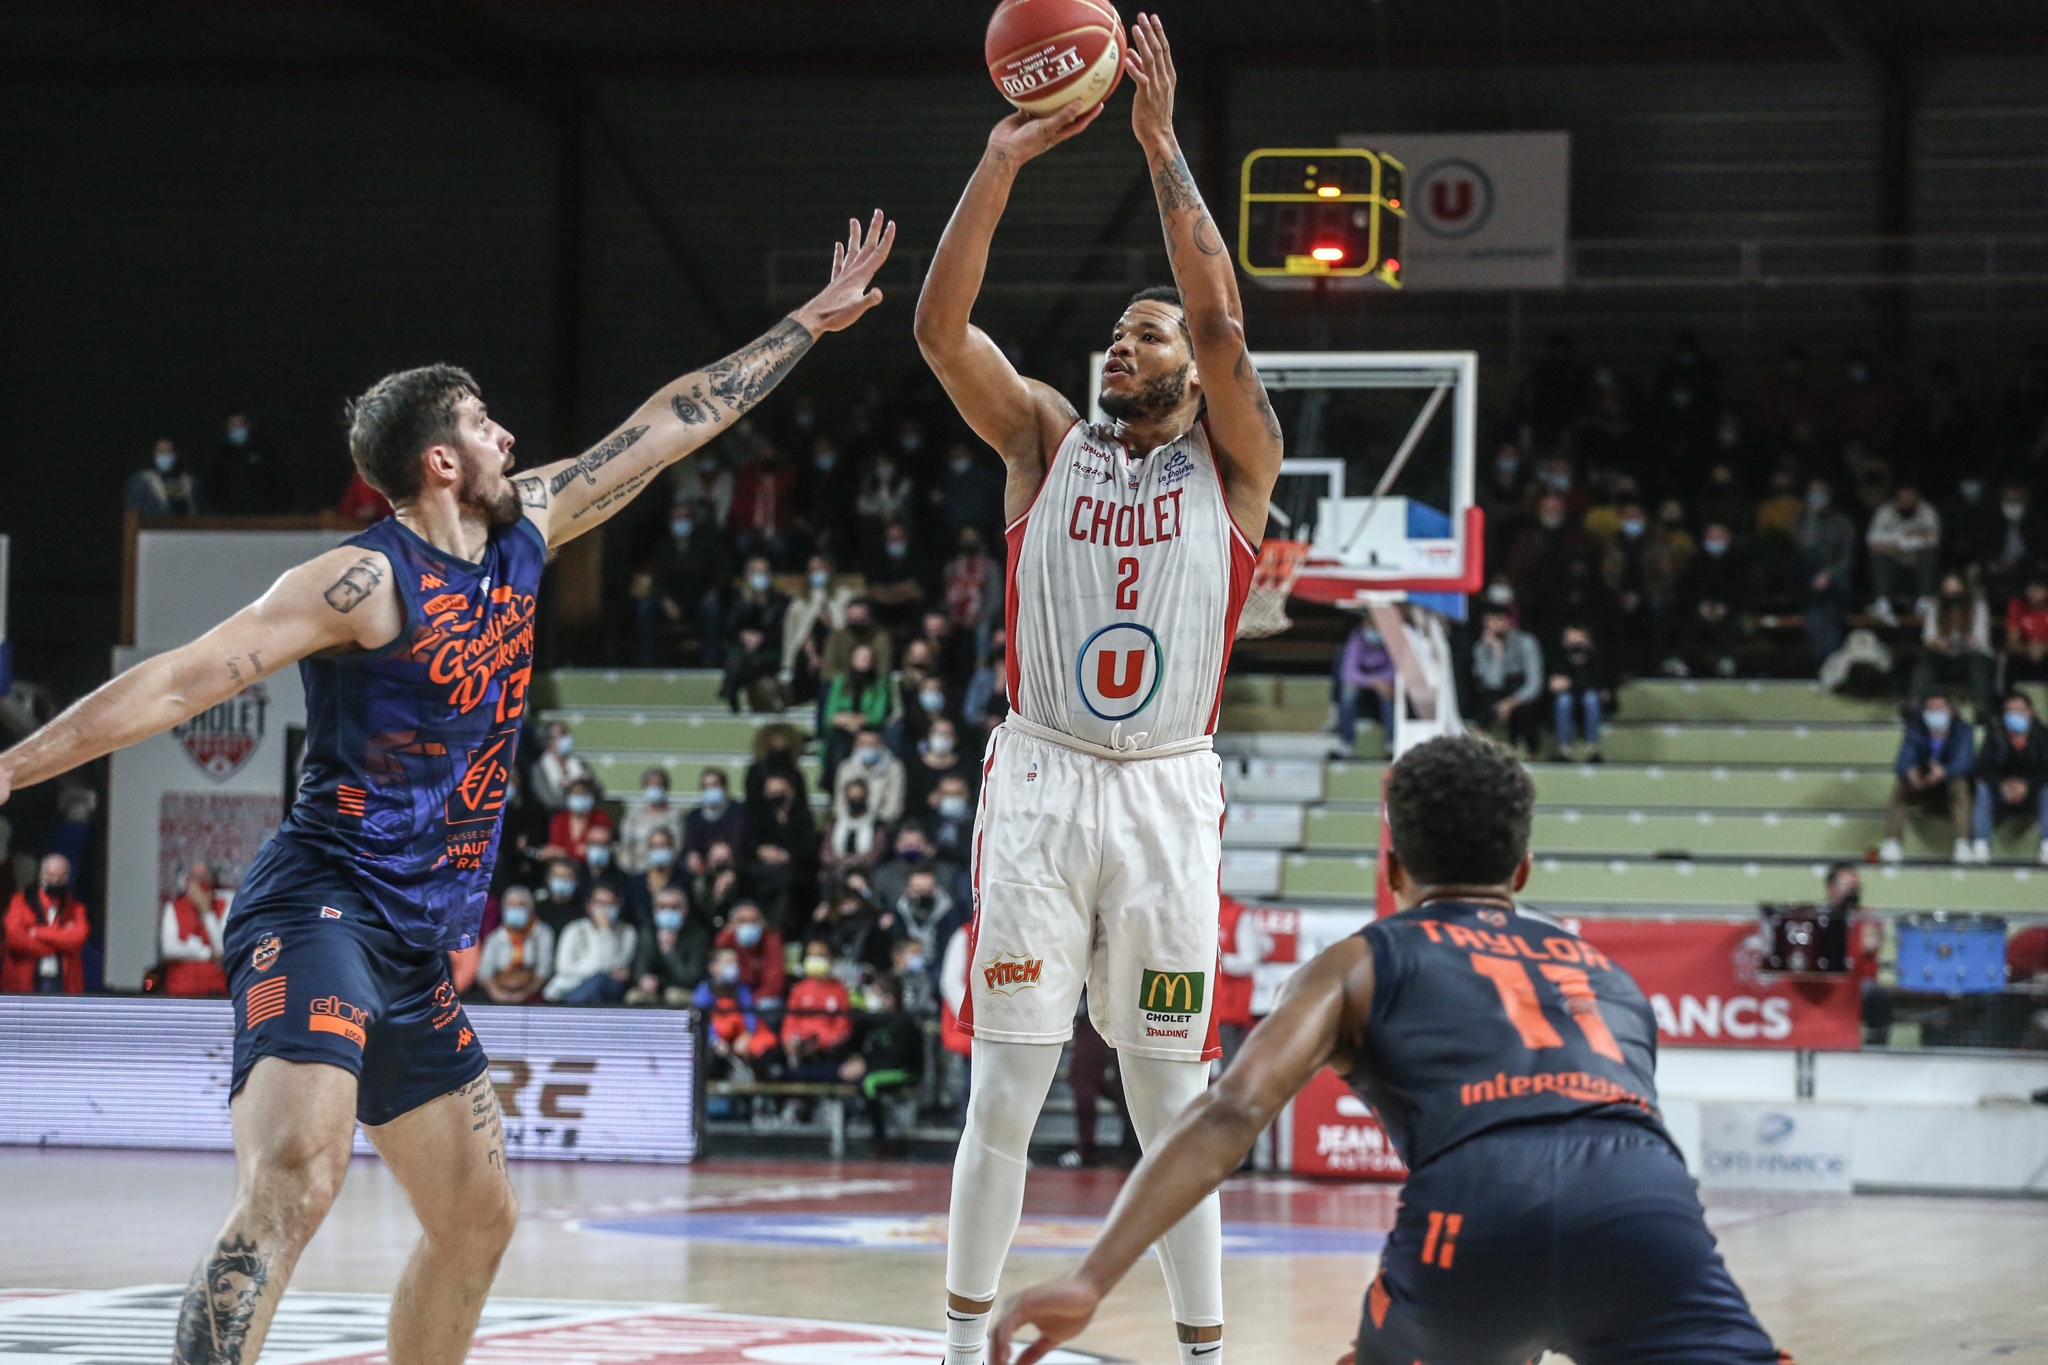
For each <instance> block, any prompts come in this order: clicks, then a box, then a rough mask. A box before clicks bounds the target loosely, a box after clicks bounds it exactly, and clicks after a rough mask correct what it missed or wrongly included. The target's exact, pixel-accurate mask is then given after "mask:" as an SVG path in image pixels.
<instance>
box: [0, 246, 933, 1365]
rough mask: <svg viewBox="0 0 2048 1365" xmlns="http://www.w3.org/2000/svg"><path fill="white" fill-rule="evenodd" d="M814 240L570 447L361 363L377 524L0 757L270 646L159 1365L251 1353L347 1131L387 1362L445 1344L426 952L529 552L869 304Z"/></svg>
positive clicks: (496, 792)
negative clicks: (258, 840)
mask: <svg viewBox="0 0 2048 1365" xmlns="http://www.w3.org/2000/svg"><path fill="white" fill-rule="evenodd" d="M848 226H849V232H848V234H847V239H846V241H845V242H843V243H839V244H836V245H835V246H834V247H833V251H832V256H833V263H832V276H831V282H830V283H829V284H828V285H827V286H826V288H825V289H824V290H823V292H821V293H820V294H818V296H817V297H816V298H814V299H812V300H811V301H810V302H809V303H807V304H805V305H804V306H803V307H802V308H800V309H798V310H797V311H796V312H794V313H792V314H790V315H789V316H788V317H785V318H783V319H782V321H781V322H779V323H777V324H776V325H775V326H774V327H773V328H772V329H770V330H769V331H768V332H767V333H766V334H764V335H763V336H761V337H760V338H758V339H757V340H755V341H753V342H752V343H750V344H748V345H747V346H744V347H742V348H741V349H740V350H738V351H735V352H734V353H733V354H731V355H729V356H727V357H726V358H724V359H723V360H720V361H718V362H716V363H715V364H712V365H709V366H707V367H705V368H704V369H701V370H698V371H695V372H693V373H691V374H687V375H684V376H683V377H682V378H681V379H678V380H676V381H675V382H674V383H672V384H670V385H668V386H667V387H665V388H663V389H662V390H660V391H659V392H658V393H656V394H655V395H654V396H653V397H652V398H650V399H648V400H647V402H646V403H645V404H643V405H642V406H641V407H640V409H639V410H638V411H637V412H635V413H634V414H633V415H632V416H631V417H630V418H628V419H627V421H626V423H625V424H624V425H623V426H621V427H620V428H619V429H618V430H617V431H615V432H613V433H612V434H611V435H610V436H608V437H606V438H605V439H604V440H603V441H602V442H600V443H599V444H598V445H597V446H595V447H593V448H592V449H591V450H589V451H587V452H585V453H584V454H583V455H582V456H580V457H579V458H577V459H574V460H564V461H562V462H561V463H559V464H554V465H548V466H544V467H543V468H541V469H539V470H536V471H535V472H533V473H531V474H527V475H524V476H522V477H520V478H518V479H513V478H511V477H510V475H511V470H512V464H513V461H512V435H511V433H510V432H508V431H506V430H505V429H504V428H503V427H501V426H499V425H498V424H497V423H496V422H494V421H492V420H491V417H490V414H489V412H488V411H486V409H485V407H484V404H483V399H482V396H481V394H480V393H479V392H478V389H477V386H476V382H475V381H474V380H472V379H471V378H470V377H469V375H468V374H466V373H465V372H463V371H462V370H459V369H456V368H454V367H453V366H447V365H435V366H428V367H426V368H424V369H418V370H406V371H403V372H401V373H398V374H394V375H390V376H388V377H387V378H385V379H383V380H380V381H379V382H378V383H377V384H376V385H374V386H373V387H372V388H371V389H370V390H369V391H368V392H367V393H365V394H364V395H363V396H362V397H361V398H359V399H357V400H356V401H355V402H354V403H353V404H351V406H350V413H349V416H350V427H349V449H350V454H351V455H352V456H353V457H354V459H355V463H356V467H357V469H358V470H360V471H361V473H362V475H363V477H364V478H365V479H366V480H367V481H368V482H369V483H370V484H371V485H372V486H373V487H375V488H377V489H378V490H379V491H381V492H382V493H383V494H384V495H385V496H386V497H388V498H389V499H390V500H391V503H392V506H393V507H394V508H395V509H396V510H395V513H394V515H393V516H392V517H390V518H389V519H387V520H385V521H383V522H380V523H378V524H377V525H375V526H373V527H371V528H370V529H369V530H367V531H364V532H363V533H362V534H360V535H356V536H352V537H350V538H349V539H348V540H346V541H344V542H343V543H342V544H341V545H340V546H339V547H338V548H336V549H334V550H332V551H330V552H329V553H327V554H324V555H321V556H319V557H318V558H316V559H313V560H310V561H308V562H307V563H305V564H302V565H300V566H299V567H298V568H296V569H293V570H292V571H291V572H289V573H287V574H285V575H284V577H282V578H280V579H279V580H278V581H277V582H276V583H275V584H273V585H272V586H271V588H270V590H269V591H268V592H266V593H264V595H263V596H262V597H260V598H258V599H257V600H256V601H255V602H254V603H253V604H251V605H250V606H248V607H247V608H245V609H243V610H242V611H240V612H238V613H236V615H234V616H233V617H231V618H229V619H228V620H227V621H225V622H223V623H222V624H221V625H219V626H217V627H215V628H214V629H213V630H211V631H209V632H207V633H206V634H205V635H203V636H201V637H200V638H199V639H198V640H196V641H194V642H193V643H191V644H189V645H186V646H185V647H183V648H181V649H177V650H173V651H171V652H170V653H168V654H163V655H159V656H158V657H156V658H154V659H151V660H148V661H147V662H145V663H142V664H138V665H137V666H136V667H135V668H133V669H130V670H129V671H128V672H127V673H124V674H122V675H121V676H120V677H118V678H116V679H114V680H113V681H112V682H110V683H108V684H107V685H106V686H104V687H102V688H100V689H99V690H98V691H96V692H94V693H93V694H92V695H91V696H88V697H86V698H85V699H84V700H82V701H80V702H79V703H78V704H77V705H75V706H73V707H71V708H70V709H69V710H67V711H65V712H64V714H62V715H60V716H59V717H57V719H55V720H54V721H52V722H50V724H49V725H47V726H45V727H43V729H42V730H40V731H38V732H37V733H36V734H34V735H32V736H30V737H29V738H28V739H27V740H25V741H23V742H22V743H21V744H19V745H17V746H16V747H15V748H13V749H12V750H9V751H8V752H7V753H5V754H0V801H5V800H6V798H7V796H8V794H9V792H10V791H11V790H12V789H13V788H17V787H24V786H27V785H29V784H30V783H34V782H41V781H44V780H46V779H48V778H52V777H55V776H57V775H58V774H60V773H63V772H66V771H68V770H70V769H71V768H74V767H76V766H77V765H79V764H80V763H84V762H87V761H88V760H91V759H94V758H97V757H99V756H100V755H102V754H106V753H110V752H112V751H113V750H115V749H118V748H121V747H123V746H124V745H128V744H133V743H135V742H136V741H137V740H141V739H146V738H148V737H149V736H151V735H154V734H157V733H160V732H162V731H164V730H168V729H170V728H171V727H172V726H174V725H177V724H179V723H181V722H183V721H185V720H187V719H189V718H191V717H192V716H194V715H197V714H198V713H200V712H202V711H204V710H206V709H207V708H208V707H211V706H215V705H217V704H219V703H220V702H223V701H226V700H227V699H228V698H230V697H232V696H234V695H235V694H236V693H237V692H239V691H241V690H242V689H243V688H244V687H247V686H248V685H250V684H251V683H254V682H256V681H257V680H259V679H261V678H264V677H266V676H268V675H269V674H271V673H274V672H276V671H277V670H278V669H280V668H283V667H285V666H286V665H288V664H292V663H297V664H298V665H299V668H300V672H301V675H302V677H303V679H304V682H305V690H306V713H307V727H306V749H305V765H304V776H303V779H302V782H301V784H300V788H299V791H298V794H297V799H296V800H295V801H294V803H293V805H292V808H291V810H290V811H289V812H288V813H287V815H286V817H285V820H284V824H283V827H282V828H281V829H279V830H278V832H277V835H276V837H275V838H273V839H272V840H271V841H270V842H269V843H268V844H266V845H265V846H264V848H263V851H262V852H261V853H260V854H258V855H257V857H256V859H255V861H254V862H253V863H252V864H251V866H250V868H249V871H248V874H247V875H246V876H245V878H244V879H243V882H242V885H241V887H240V888H239V891H238V893H237V896H236V900H235V905H234V910H233V912H232V914H231V915H230V916H229V918H228V923H227V928H226V934H225V940H226V941H225V945H224V946H225V949H226V956H227V967H228V973H229V985H230V988H231V993H232V994H233V996H234V1001H235V1024H236V1028H235V1040H234V1086H233V1099H232V1101H231V1111H232V1114H233V1118H234V1130H235V1156H236V1166H237V1171H238V1176H239V1181H238V1189H237V1191H236V1196H235V1204H234V1208H233V1209H232V1211H231V1212H230V1213H229V1215H228V1219H227V1222H226V1223H225V1224H224V1225H223V1226H222V1228H221V1230H220V1233H219V1235H218V1236H217V1237H216V1239H215V1241H214V1244H213V1247H212V1248H211V1249H210V1250H209V1251H208V1252H207V1254H206V1256H205V1257H204V1259H202V1260H201V1262H200V1264H199V1268H198V1270H197V1271H196V1272H195V1273H194V1275H193V1277H192V1283H191V1286H190V1288H189V1289H188V1290H187V1292H186V1296H185V1302H184V1307H183V1309H182V1310H181V1312H180V1315H179V1321H178V1330H177V1338H176V1345H175V1347H174V1359H175V1360H176V1361H177V1362H180V1365H240V1362H249V1363H250V1365H253V1362H254V1361H255V1360H256V1357H257V1355H258V1353H259V1352H260V1351H261V1349H262V1345H263V1338H264V1335H265V1333H266V1332H267V1330H268V1328H269V1325H270V1319H271V1315H272V1313H273V1312H274V1311H275V1309H276V1307H277V1302H278V1299H279V1298H280V1297H281V1296H282V1295H283V1293H284V1289H285V1283H286V1281H287V1280H288V1279H289V1278H290V1276H291V1270H292V1266H293V1264H294V1263H295V1262H296V1261H297V1259H298V1255H299V1252H300V1250H301V1249H302V1248H304V1246H305V1244H306V1242H307V1240H308V1239H309V1238H310V1237H311V1236H312V1235H313V1232H314V1230H315V1229H317V1228H318V1227H319V1226H320V1222H321V1220H322V1219H323V1218H325V1217H326V1214H327V1210H328V1207H329V1206H330V1205H331V1204H332V1202H333V1200H334V1196H335V1194H336V1192H337V1191H338V1190H339V1189H340V1186H341V1180H342V1176H343V1175H344V1173H345V1172H346V1171H347V1169H348V1160H349V1149H350V1147H351V1145H352V1142H353V1139H354V1131H355V1126H356V1124H357V1123H358V1122H360V1123H361V1124H362V1125H363V1127H364V1130H365V1132H366V1134H367V1135H368V1137H369V1139H370V1141H371V1143H372V1144H373V1145H374V1146H375V1147H376V1148H377V1150H378V1152H379V1153H380V1154H381V1155H382V1156H383V1158H384V1160H385V1162H386V1164H387V1165H389V1166H390V1168H391V1170H392V1172H393V1174H395V1175H396V1176H397V1177H398V1180H399V1183H400V1184H401V1185H403V1186H404V1188H405V1192H406V1194H407V1196H408V1198H409V1199H410V1201H411V1204H412V1207H413V1211H414V1213H416V1214H417V1215H418V1217H419V1220H420V1224H421V1227H422V1230H423V1231H422V1235H421V1238H420V1242H419V1245H418V1247H417V1248H416V1249H415V1251H414V1253H413V1255H412V1258H411V1260H410V1261H409V1262H408V1263H407V1265H406V1268H405V1272H404V1274H403V1277H402V1278H401V1280H400V1282H399V1286H398V1292H397V1294H396V1296H395V1297H394V1298H393V1301H392V1307H391V1319H390V1328H389V1340H390V1349H389V1356H390V1358H391V1359H392V1360H393V1361H397V1362H402V1365H454V1362H458V1361H460V1360H462V1359H463V1357H464V1356H465V1355H466V1354H467V1353H468V1350H469V1343H470V1338H471V1337H472V1336H473V1335H474V1334H475V1331H476V1323H477V1317H478V1314H479V1313H480V1312H481V1311H482V1308H483V1302H484V1296H485V1294H486V1293H487V1292H488V1290H489V1288H490V1284H491V1280H492V1278H493V1276H494V1275H495V1274H496V1272H497V1266H498V1258H499V1257H500V1255H501V1254H502V1253H503V1252H504V1249H505V1246H506V1244H507V1242H508V1241H509V1240H510V1238H511V1235H512V1228H513V1224H514V1220H515V1219H516V1217H517V1215H518V1208H517V1205H516V1203H515V1201H514V1199H513V1196H512V1190H511V1186H510V1184H509V1182H508V1181H507V1180H506V1176H505V1153H504V1142H503V1136H502V1132H501V1125H500V1121H499V1115H498V1106H497V1099H496V1096H495V1095H494V1094H493V1092H492V1089H491V1085H490V1079H489V1077H488V1075H487V1074H486V1066H487V1063H486V1061H485V1057H484V1050H483V1045H482V1043H481V1042H480V1041H479V1040H478V1039H477V1037H476V1036H475V1034H474V1033H473V1032H472V1031H471V1029H470V1027H469V1022H468V1019H467V1018H466V1017H465V1016H464V1014H463V1011H462V1005H461V1003H460V1001H459V1000H458V999H457V998H456V994H455V988H454V984H453V983H452V982H451V981H450V979H449V975H448V967H447V953H448V950H450V949H455V948H465V947H468V946H470V945H471V944H473V943H475V942H476V941H477V932H478V927H479V923H480V921H481V919H482V915H483V906H484V894H485V890H486V888H487V887H488V885H489V883H490V877H491V867H492V864H493V862H494V861H495V860H496V857H497V851H498V833H499V823H500V817H501V814H502V808H503V806H504V802H505V791H506V781H507V778H508V776H509V774H510V772H511V768H512V759H513V748H514V746H515V744H516V742H517V737H518V733H519V727H520V721H521V718H522V717H523V716H524V714H525V710H526V704H527V692H528V686H529V683H530V682H531V680H532V676H533V624H534V604H535V599H536V597H537V595H538V594H539V591H540V578H541V570H542V569H543V568H544V567H545V565H546V562H547V558H548V555H549V553H550V552H551V551H552V550H554V549H555V548H557V547H559V546H561V545H562V544H563V543H565V542H566V541H569V540H572V539H574V538H575V537H576V536H578V535H581V534H582V533H583V532H585V531H587V530H589V529H591V528H592V527H594V526H597V525H599V524H600V523H602V522H603V521H605V520H606V519H607V518H608V517H610V516H611V515H612V514H613V513H615V512H616V511H618V509H619V508H621V507H623V506H625V504H626V502H627V501H628V500H630V499H631V497H632V496H633V495H634V494H635V493H637V492H639V491H640V490H641V489H642V488H644V487H646V486H647V485H648V484H649V483H650V482H651V481H652V480H653V479H654V478H655V476H656V475H657V474H658V473H659V472H660V471H661V470H662V469H663V468H664V467H665V466H667V465H669V464H672V463H673V462H675V461H676V460H678V459H681V458H682V457H683V456H685V455H687V454H689V453H690V452H691V451H692V450H695V449H696V448H697V447H699V446H701V445H703V444H704V443H705V442H706V441H708V440H710V439H711V438H712V437H713V436H716V435H717V434H718V433H719V432H720V431H722V430H723V429H724V428H726V427H728V426H730V425H731V424H732V423H734V422H735V421H737V420H738V419H739V418H740V416H741V415H742V414H744V413H746V412H747V411H748V410H749V409H750V408H752V407H753V406H754V405H755V404H757V403H759V402H760V400H761V399H762V398H764V397H766V396H767V394H768V393H769V391H770V390H772V389H773V388H774V387H775V386H776V384H778V383H779V382H780V381H781V380H782V378H783V376H785V375H786V374H788V373H789V370H790V369H791V367H793V366H794V365H795V364H796V363H797V361H798V360H799V359H801V358H802V357H803V355H804V353H805V352H806V351H808V350H809V349H810V347H811V345H812V344H813V343H814V342H815V341H816V340H817V339H818V337H820V336H822V335H823V334H825V333H826V332H835V331H838V330H840V329H841V328H844V327H848V326H850V325H852V324H853V322H854V321H856V320H857V319H858V318H860V317H861V316H862V315H863V314H865V313H866V312H867V311H868V310H869V309H870V308H872V307H874V305H875V304H877V303H879V302H880V301H881V294H880V293H879V292H878V291H875V290H871V289H870V288H869V287H868V285H869V282H870V281H871V280H873V278H874V275H875V272H876V271H877V270H879V269H880V268H881V266H882V263H883V262H884V261H885V260H887V259H888V255H889V248H890V246H891V244H892V243H893V242H894V240H895V235H896V225H895V224H894V223H886V222H885V221H884V219H883V216H882V214H881V213H880V212H879V211H878V212H877V213H876V214H875V216H874V219H873V221H872V222H870V223H869V224H868V225H867V227H866V228H865V229H863V228H862V226H861V225H860V224H859V223H857V222H856V223H850V224H849V225H848Z"/></svg>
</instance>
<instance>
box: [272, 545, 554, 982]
mask: <svg viewBox="0 0 2048 1365" xmlns="http://www.w3.org/2000/svg"><path fill="white" fill-rule="evenodd" d="M345 543H346V544H349V545H358V546H361V547H362V548H364V549H366V550H377V551H380V552H382V553H383V555H384V556H385V558H386V559H388V560H389V561H390V562H391V571H392V574H393V575H394V578H395V580H396V584H395V585H396V587H397V589H398V595H399V600H400V602H401V603H402V604H403V607H404V612H405V623H404V625H403V626H402V627H401V628H400V629H399V632H398V637H397V638H396V639H395V640H393V641H392V642H391V643H390V644H389V645H387V646H385V647H384V648H383V649H380V650H376V651H372V652H365V653H356V654H333V655H323V656H318V657H315V658H310V659H306V660H304V661H303V662H301V663H300V664H299V675H300V677H301V678H302V679H303V680H304V682H305V687H306V747H305V759H304V767H303V770H302V772H301V775H300V780H299V790H298V796H297V799H296V800H295V801H294V802H293V804H292V808H291V810H290V812H288V813H287V814H286V816H285V820H284V826H283V828H282V829H281V830H280V831H279V834H280V836H281V837H284V838H289V839H293V840H296V841H298V842H300V843H303V844H307V845H310V846H312V847H313V848H315V849H317V850H319V851H320V852H321V853H322V854H324V855H325V856H326V857H327V858H328V859H329V860H331V861H333V862H335V863H336V864H337V865H340V866H343V867H345V868H346V869H348V871H349V872H350V873H351V875H352V876H353V878H354V880H355V881H356V882H357V884H358V885H360V886H361V887H362V889H363V892H364V894H365V895H366V897H367V898H368V899H369V901H370V903H371V904H372V905H374V906H375V907H376V908H377V910H378V912H379V913H381V914H382V915H383V916H384V918H385V920H386V921H388V922H389V923H390V925H391V928H392V929H393V930H394V931H395V932H396V933H397V934H398V935H399V937H401V938H403V939H404V940H405V941H406V942H407V943H409V944H411V945H412V946H413V947H416V948H431V949H439V948H466V947H469V946H470V945H471V944H473V943H475V942H476V941H477V929H478V927H479V925H480V923H481V921H482V918H483V910H484V896H485V893H486V891H487V889H488V888H489V886H490V880H491V868H492V866H493V864H494V863H495V862H496V861H497V855H498V830H499V826H500V823H501V819H500V817H501V816H502V815H503V814H504V808H505V794H506V788H507V783H508V780H509V778H510V776H511V772H512V760H513V756H514V751H515V749H516V747H517V745H518V741H519V727H520V723H521V720H522V719H523V717H524V716H525V713H526V700H527V687H528V684H529V683H530V682H531V680H532V677H533V621H534V605H535V600H536V597H537V595H538V593H539V591H540V576H541V570H542V569H543V568H545V567H546V564H547V546H546V545H545V544H544V543H543V541H542V539H541V535H540V532H539V530H538V529H537V528H536V527H535V526H534V525H533V524H532V523H531V522H529V521H527V520H526V519H525V518H524V517H522V518H520V519H519V520H518V521H516V522H514V523H513V524H512V525H510V526H504V527H498V528H496V529H494V530H493V531H492V532H491V537H490V541H489V543H488V544H487V546H486V547H485V549H484V556H483V561H482V562H481V563H476V564H472V563H470V562H468V561H467V560H463V559H458V558H456V557H455V556H453V555H451V554H448V553H447V552H446V551H443V550H437V549H435V548H434V547H433V546H432V545H430V544H428V543H427V542H426V541H425V540H423V539H421V538H420V537H419V536H418V535H415V534H414V533H413V532H412V531H410V530H407V529H406V527H405V526H404V524H403V523H401V522H400V521H399V520H398V519H397V518H396V517H387V518H385V519H384V520H383V521H380V522H378V523H377V524H376V525H375V526H372V527H371V528H370V529H369V530H367V531H364V532H363V533H362V534H360V535H356V536H351V537H350V538H349V539H348V540H347V541H346V542H345Z"/></svg>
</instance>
